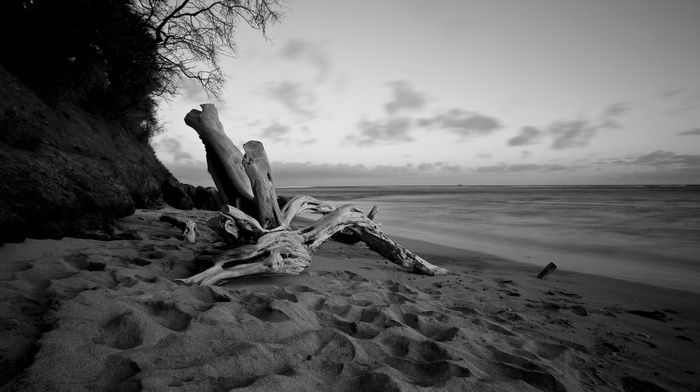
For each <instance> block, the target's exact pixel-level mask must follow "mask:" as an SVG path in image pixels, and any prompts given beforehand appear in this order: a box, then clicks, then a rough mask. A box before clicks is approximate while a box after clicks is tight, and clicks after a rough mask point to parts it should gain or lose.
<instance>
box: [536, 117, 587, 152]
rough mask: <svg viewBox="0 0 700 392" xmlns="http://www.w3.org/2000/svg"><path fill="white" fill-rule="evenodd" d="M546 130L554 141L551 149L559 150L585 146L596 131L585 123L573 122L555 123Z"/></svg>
mask: <svg viewBox="0 0 700 392" xmlns="http://www.w3.org/2000/svg"><path fill="white" fill-rule="evenodd" d="M548 130H549V133H550V134H551V135H552V138H553V139H554V140H553V141H552V148H553V149H555V150H561V149H564V148H574V147H584V146H587V145H588V142H589V141H590V140H591V139H592V138H593V136H594V135H595V134H596V131H597V130H598V129H597V127H594V126H591V125H590V124H589V123H588V122H587V121H583V120H574V121H558V122H555V123H553V124H551V125H550V126H549V129H548Z"/></svg>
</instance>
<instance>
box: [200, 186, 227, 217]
mask: <svg viewBox="0 0 700 392" xmlns="http://www.w3.org/2000/svg"><path fill="white" fill-rule="evenodd" d="M192 201H194V206H195V208H199V209H201V210H209V211H220V210H221V206H222V205H223V204H224V203H223V201H222V200H221V197H220V196H219V191H217V190H216V188H212V187H206V188H205V187H202V186H198V187H197V188H196V189H195V193H194V197H193V198H192Z"/></svg>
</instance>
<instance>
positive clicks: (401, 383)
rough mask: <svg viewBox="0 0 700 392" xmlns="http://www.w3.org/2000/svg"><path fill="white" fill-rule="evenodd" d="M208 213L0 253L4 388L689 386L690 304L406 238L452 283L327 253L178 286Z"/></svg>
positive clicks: (694, 338) (695, 325)
mask: <svg viewBox="0 0 700 392" xmlns="http://www.w3.org/2000/svg"><path fill="white" fill-rule="evenodd" d="M163 213H172V214H177V215H179V216H181V217H183V218H187V219H192V220H195V221H196V222H197V224H198V226H199V228H200V230H201V231H202V235H201V236H200V237H199V240H198V241H197V243H196V244H188V243H185V242H183V241H182V240H181V239H180V231H179V230H178V229H177V228H175V227H172V226H170V225H169V224H166V223H163V222H160V221H159V220H158V219H159V217H160V215H162V214H163ZM214 214H215V213H214V212H209V211H200V210H192V211H177V210H174V209H170V208H168V209H166V210H159V211H155V210H138V211H137V212H136V213H135V214H134V215H132V216H129V217H127V218H125V219H122V220H120V221H119V224H120V225H121V226H122V227H123V229H129V230H135V231H136V232H137V233H138V234H139V235H140V236H141V237H142V239H141V240H117V241H97V240H86V239H73V238H64V239H62V240H59V241H56V240H31V239H29V240H26V241H25V242H24V243H20V244H5V245H3V246H2V247H0V262H1V263H2V268H1V269H0V309H1V312H0V354H1V359H0V361H1V363H0V385H1V386H0V391H231V390H235V391H273V390H279V391H282V390H284V391H330V390H332V391H335V392H341V391H358V392H359V391H427V390H444V391H471V390H474V391H698V390H700V376H699V373H700V365H699V363H700V347H699V346H698V343H700V294H696V293H690V292H683V291H674V290H671V289H666V288H660V287H655V286H650V285H643V284H639V283H631V282H626V281H622V280H615V279H610V278H604V277H599V276H595V275H585V274H579V273H571V272H567V271H565V270H561V269H559V270H556V271H555V272H554V273H553V274H551V275H550V276H549V277H547V278H546V279H545V280H540V279H536V278H535V276H536V275H537V274H538V273H539V271H540V270H541V268H542V267H544V265H545V264H546V263H544V262H543V264H542V266H539V267H538V266H533V265H527V264H520V263H514V262H510V261H508V260H503V259H499V258H497V257H494V256H493V255H490V254H483V253H476V252H468V251H464V250H460V249H454V248H449V247H444V246H438V245H434V244H430V243H426V242H420V241H415V240H408V239H402V238H394V239H395V240H396V241H397V242H399V243H401V244H402V245H404V246H405V247H406V248H408V249H410V250H411V251H413V252H415V253H417V254H419V255H421V256H422V257H424V258H425V259H426V260H428V261H430V262H431V263H434V264H437V265H439V266H442V267H444V268H448V269H449V270H451V271H452V272H453V274H452V275H447V276H440V277H430V276H423V275H417V274H414V273H410V272H408V271H405V270H403V269H401V268H400V267H398V266H396V265H394V264H391V263H388V262H386V261H385V260H384V259H382V258H381V257H380V256H378V255H376V254H375V253H374V252H372V251H370V250H369V249H368V248H367V247H366V245H364V244H362V243H359V244H356V245H347V244H341V243H338V242H334V241H328V242H326V243H325V244H324V245H323V247H322V248H321V249H320V250H319V251H318V252H317V253H316V254H315V255H314V258H313V262H312V265H311V267H310V268H309V269H308V270H307V271H305V272H304V273H302V274H301V275H298V276H271V277H248V278H241V279H237V280H234V281H231V282H229V283H227V284H225V285H223V286H218V287H208V286H183V285H178V284H176V283H174V282H173V279H176V278H184V277H188V276H191V275H192V270H194V269H195V266H194V263H193V250H195V249H197V248H200V247H203V246H206V245H208V244H209V242H208V241H207V239H208V238H210V236H211V235H212V233H211V231H209V229H208V228H206V227H205V226H204V222H206V221H207V220H208V219H209V218H210V217H211V216H213V215H214ZM660 262H663V261H662V260H660Z"/></svg>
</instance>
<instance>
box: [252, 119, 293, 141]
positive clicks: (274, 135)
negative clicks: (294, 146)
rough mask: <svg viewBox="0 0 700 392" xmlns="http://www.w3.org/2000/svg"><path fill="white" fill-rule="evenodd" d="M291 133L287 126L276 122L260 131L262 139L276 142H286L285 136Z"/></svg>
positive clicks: (287, 139)
mask: <svg viewBox="0 0 700 392" xmlns="http://www.w3.org/2000/svg"><path fill="white" fill-rule="evenodd" d="M290 131H291V128H290V127H289V126H287V125H282V124H279V123H277V122H276V121H275V122H273V123H272V124H270V125H268V126H267V127H265V128H264V129H263V130H262V133H261V134H260V136H261V138H263V139H271V140H274V141H278V142H288V141H289V138H287V135H288V134H289V132H290Z"/></svg>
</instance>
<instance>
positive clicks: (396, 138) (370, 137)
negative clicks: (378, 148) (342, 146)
mask: <svg viewBox="0 0 700 392" xmlns="http://www.w3.org/2000/svg"><path fill="white" fill-rule="evenodd" d="M410 125H411V120H410V119H409V118H407V117H396V118H388V119H384V120H377V121H368V120H362V121H360V123H359V124H358V128H359V129H360V135H359V136H355V135H351V136H348V137H346V140H347V141H350V142H354V143H356V144H358V145H360V146H365V145H373V144H386V143H403V142H410V141H413V138H412V137H411V136H410V135H409V134H408V131H409V128H410Z"/></svg>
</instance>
